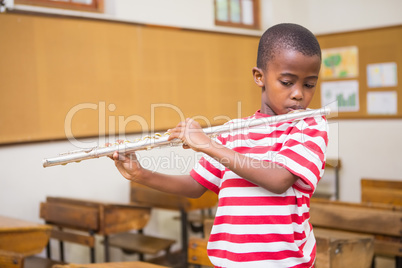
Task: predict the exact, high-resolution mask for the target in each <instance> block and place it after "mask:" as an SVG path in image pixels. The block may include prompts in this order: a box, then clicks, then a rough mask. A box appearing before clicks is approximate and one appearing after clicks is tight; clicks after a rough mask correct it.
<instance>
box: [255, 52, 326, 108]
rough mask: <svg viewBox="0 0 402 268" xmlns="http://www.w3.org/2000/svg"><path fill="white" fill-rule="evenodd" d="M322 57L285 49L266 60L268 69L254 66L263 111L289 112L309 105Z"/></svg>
mask: <svg viewBox="0 0 402 268" xmlns="http://www.w3.org/2000/svg"><path fill="white" fill-rule="evenodd" d="M320 67H321V60H320V58H319V57H318V56H305V55H303V54H302V53H300V52H297V51H292V50H286V49H283V50H281V51H280V53H278V54H277V55H275V57H274V58H273V59H272V60H271V61H270V62H269V63H268V64H267V66H266V68H265V71H264V70H262V69H259V68H257V67H254V68H253V76H254V80H255V82H256V84H257V85H258V86H260V87H261V88H262V89H263V90H262V96H261V113H264V114H269V115H279V114H286V113H288V112H291V111H293V110H299V109H306V108H307V106H308V105H309V104H310V101H311V99H312V98H313V95H314V92H315V89H316V85H317V80H318V74H319V72H320Z"/></svg>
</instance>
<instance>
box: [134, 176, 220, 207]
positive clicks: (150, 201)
mask: <svg viewBox="0 0 402 268" xmlns="http://www.w3.org/2000/svg"><path fill="white" fill-rule="evenodd" d="M130 187H131V191H130V201H131V202H132V203H134V204H140V205H149V206H152V207H157V208H166V209H174V210H180V209H183V210H185V211H191V210H196V209H205V208H212V207H215V206H216V204H217V202H218V196H217V195H216V194H215V193H213V192H211V191H206V192H205V193H204V194H203V195H202V196H201V197H200V198H196V199H193V198H186V197H183V196H178V195H174V194H167V193H163V192H160V191H157V190H154V189H151V188H149V187H146V186H143V185H141V184H138V183H135V182H131V186H130Z"/></svg>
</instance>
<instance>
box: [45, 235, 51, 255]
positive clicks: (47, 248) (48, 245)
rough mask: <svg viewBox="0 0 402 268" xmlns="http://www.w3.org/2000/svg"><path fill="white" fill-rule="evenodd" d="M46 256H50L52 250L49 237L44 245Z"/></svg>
mask: <svg viewBox="0 0 402 268" xmlns="http://www.w3.org/2000/svg"><path fill="white" fill-rule="evenodd" d="M46 257H47V258H48V259H51V258H52V250H51V246H50V239H49V242H47V245H46Z"/></svg>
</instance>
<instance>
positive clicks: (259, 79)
mask: <svg viewBox="0 0 402 268" xmlns="http://www.w3.org/2000/svg"><path fill="white" fill-rule="evenodd" d="M253 77H254V82H255V83H256V84H257V86H259V87H263V86H265V82H264V72H263V71H262V70H261V69H260V68H258V67H254V68H253Z"/></svg>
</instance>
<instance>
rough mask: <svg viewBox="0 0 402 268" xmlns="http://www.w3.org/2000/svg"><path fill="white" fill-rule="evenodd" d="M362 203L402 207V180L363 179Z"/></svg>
mask: <svg viewBox="0 0 402 268" xmlns="http://www.w3.org/2000/svg"><path fill="white" fill-rule="evenodd" d="M360 184H361V201H362V202H363V203H384V204H390V205H397V206H402V180H379V179H367V178H363V179H361V182H360Z"/></svg>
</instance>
